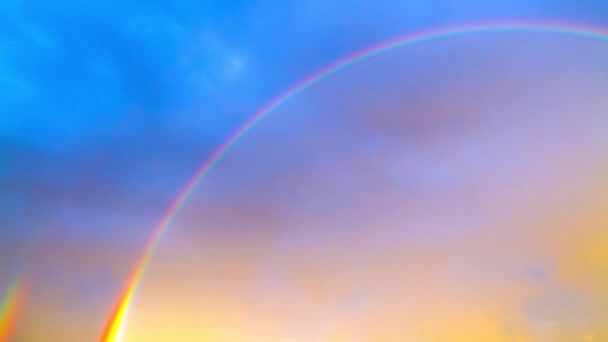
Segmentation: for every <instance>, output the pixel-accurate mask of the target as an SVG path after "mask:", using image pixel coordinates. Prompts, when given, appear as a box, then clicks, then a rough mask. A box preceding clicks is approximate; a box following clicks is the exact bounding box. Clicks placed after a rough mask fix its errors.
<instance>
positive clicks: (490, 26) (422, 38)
mask: <svg viewBox="0 0 608 342" xmlns="http://www.w3.org/2000/svg"><path fill="white" fill-rule="evenodd" d="M484 33H486V34H487V33H539V34H546V35H555V36H567V37H573V38H582V39H587V40H594V41H599V42H608V30H601V29H597V28H589V27H583V26H577V25H566V24H552V23H483V24H474V25H464V26H458V27H452V28H441V29H434V30H429V31H424V32H421V33H415V34H409V35H406V36H403V37H400V38H397V39H394V40H390V41H388V42H384V43H382V44H379V45H376V46H373V47H371V48H368V49H364V50H362V51H360V52H357V53H355V54H353V55H350V56H347V57H346V58H343V59H340V60H338V61H337V62H335V63H332V64H330V65H328V66H327V67H324V68H322V69H320V70H318V71H317V72H315V73H313V74H311V75H309V76H308V77H305V78H304V79H302V80H300V81H299V82H297V83H295V84H294V85H293V86H291V87H290V88H287V89H286V90H284V91H283V92H282V93H280V94H279V95H278V96H277V97H275V98H274V99H273V100H271V101H270V102H268V103H267V104H266V105H265V106H263V107H262V108H260V109H259V110H258V111H257V112H255V113H254V114H253V115H252V116H251V117H249V118H248V119H247V120H246V121H245V122H243V124H242V125H241V126H239V127H238V128H237V129H236V130H234V132H232V133H231V134H230V135H229V136H228V137H227V138H226V140H225V141H224V142H223V143H222V144H221V145H219V146H218V147H217V149H216V150H215V151H214V152H213V153H212V154H211V155H210V156H209V157H208V158H207V159H206V160H205V161H204V162H203V163H202V164H201V166H200V167H199V168H198V169H197V170H196V172H195V173H194V175H193V176H192V178H190V179H189V180H188V182H187V183H186V184H185V185H184V187H183V188H182V189H181V191H180V192H179V193H178V194H177V196H176V197H175V199H174V200H173V202H172V203H171V205H170V206H169V207H168V208H167V210H166V212H165V213H164V215H163V217H162V219H161V220H160V222H159V223H158V224H157V225H156V227H155V228H154V229H153V231H152V233H151V235H150V237H149V238H148V240H147V243H146V244H145V246H144V248H143V251H142V253H141V255H140V257H139V259H138V260H137V262H136V264H135V267H134V269H133V272H132V274H131V275H130V277H129V279H128V281H127V283H126V286H125V287H124V289H123V292H122V294H121V296H120V297H119V300H118V302H117V304H116V306H115V308H114V311H113V313H112V315H111V317H110V318H109V320H108V322H107V325H106V327H105V330H104V332H103V335H102V338H101V341H104V342H118V341H121V336H122V332H123V330H124V327H125V324H126V320H127V316H128V311H129V306H130V305H131V304H132V302H133V298H134V296H135V293H136V291H137V288H138V286H139V284H140V282H141V280H142V277H143V275H144V273H145V271H146V268H147V267H148V264H149V263H150V260H151V258H152V256H153V254H154V251H155V250H156V247H157V246H158V244H159V242H160V240H161V239H162V237H163V235H164V234H165V232H166V231H167V229H168V228H169V226H170V224H171V222H172V221H173V219H174V217H175V216H176V214H177V213H178V212H179V210H180V208H181V207H182V206H183V205H184V203H185V202H186V200H187V199H188V197H190V195H191V194H192V192H193V191H194V189H195V188H196V186H197V185H198V184H199V183H200V181H201V180H202V179H203V178H204V177H205V175H207V173H208V172H209V170H211V169H212V168H213V166H214V165H215V164H216V163H217V162H218V161H219V160H220V159H221V158H222V156H223V155H224V154H225V153H226V152H227V151H228V150H229V149H230V147H232V146H233V145H234V144H236V143H237V142H238V141H239V139H241V137H243V136H244V135H245V134H247V132H248V131H249V130H251V129H252V128H253V127H254V126H255V125H256V124H258V123H259V122H260V121H262V120H263V119H265V118H266V117H268V116H269V115H270V114H271V113H272V112H273V111H274V110H275V109H277V108H278V107H280V106H281V105H282V104H284V103H285V102H287V101H289V100H290V99H291V98H293V97H294V96H296V95H298V94H300V93H302V92H303V91H305V90H306V89H308V88H309V87H311V86H313V85H314V84H316V83H317V82H319V81H321V80H323V79H325V78H327V77H329V76H331V75H334V74H336V73H339V72H342V71H344V70H346V69H348V68H349V67H352V66H353V65H355V64H358V63H361V62H363V61H367V60H370V59H373V58H375V57H377V56H380V55H382V54H385V53H388V52H391V51H394V50H397V49H399V48H403V47H406V46H412V45H417V44H422V43H430V42H435V41H440V40H445V39H449V38H453V37H458V36H466V35H475V34H484Z"/></svg>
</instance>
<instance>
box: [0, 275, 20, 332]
mask: <svg viewBox="0 0 608 342" xmlns="http://www.w3.org/2000/svg"><path fill="white" fill-rule="evenodd" d="M24 292H25V289H24V280H23V276H22V275H21V274H18V275H17V276H15V277H14V278H13V280H12V281H11V283H10V284H9V286H8V289H7V291H6V293H5V294H4V298H2V302H0V342H3V341H9V340H10V339H11V335H12V333H13V330H14V328H15V322H16V321H17V317H18V315H19V310H20V309H21V306H22V303H23V298H24Z"/></svg>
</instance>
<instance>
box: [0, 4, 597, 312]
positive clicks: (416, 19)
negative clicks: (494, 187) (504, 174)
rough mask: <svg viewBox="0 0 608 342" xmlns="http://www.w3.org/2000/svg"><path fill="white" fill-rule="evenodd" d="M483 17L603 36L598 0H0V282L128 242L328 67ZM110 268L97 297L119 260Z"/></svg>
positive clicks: (116, 277) (117, 277)
mask: <svg viewBox="0 0 608 342" xmlns="http://www.w3.org/2000/svg"><path fill="white" fill-rule="evenodd" d="M495 21H524V22H552V23H564V24H568V23H569V24H575V25H579V26H593V27H604V28H605V27H608V2H607V1H604V0H595V1H593V0H586V1H576V0H572V1H549V0H530V1H511V0H489V1H481V2H480V1H474V0H445V1H440V0H431V1H423V0H415V1H412V0H404V1H397V0H378V1H363V0H356V1H348V2H345V1H332V0H330V1H326V0H309V1H276V0H275V1H193V0H176V1H157V0H155V1H120V0H108V1H65V0H57V1H52V0H39V1H29V0H21V1H19V0H4V1H2V2H1V3H0V273H1V274H2V276H1V277H0V281H2V280H4V279H7V278H8V277H10V275H11V274H12V273H13V272H14V270H15V269H17V268H19V267H21V266H22V265H24V264H28V263H32V262H34V261H35V260H39V259H40V258H44V256H42V257H41V256H40V255H38V254H36V253H35V252H32V251H35V250H38V249H39V248H42V249H44V248H49V249H52V248H51V247H48V246H47V245H46V243H47V242H48V241H55V240H54V239H57V240H58V241H63V242H62V243H63V244H65V246H68V247H65V248H68V249H69V246H74V245H80V246H82V245H84V246H96V245H98V244H100V243H102V242H104V241H105V242H107V241H112V243H115V244H117V245H120V246H124V247H126V248H138V247H139V246H141V241H142V238H143V237H145V236H146V235H147V233H148V232H149V230H150V228H151V227H152V226H153V225H154V223H155V222H156V221H157V220H158V218H159V217H160V216H161V214H162V212H163V211H164V209H165V208H166V206H167V205H168V204H169V203H170V201H171V199H172V198H173V197H174V196H175V194H176V193H177V192H178V191H179V189H180V188H181V186H182V185H183V184H184V183H185V182H186V180H187V179H188V178H189V177H190V176H191V174H192V173H193V172H194V170H195V169H196V168H197V166H198V165H199V164H200V163H201V162H202V161H203V160H205V158H206V157H207V156H208V155H209V154H210V153H211V152H212V151H213V150H214V149H215V148H216V147H217V146H218V145H219V144H220V143H221V142H222V141H223V139H225V137H227V136H228V135H229V134H230V133H231V132H232V131H233V130H234V129H235V128H236V127H238V126H239V124H240V123H241V122H243V121H245V120H246V118H248V117H249V116H250V115H252V113H254V112H255V111H256V110H257V109H258V108H260V107H262V106H263V105H264V104H265V103H267V102H268V101H270V100H272V99H273V98H274V97H275V96H277V94H279V93H280V92H281V91H283V90H284V89H286V88H288V87H290V86H291V85H293V84H295V83H297V82H298V80H300V79H302V78H304V77H306V76H307V75H310V74H311V73H313V72H315V71H316V70H318V69H320V68H322V67H324V66H326V65H328V64H329V63H332V62H335V61H336V60H339V59H341V58H343V57H345V56H348V55H350V54H352V53H355V52H357V51H360V50H362V49H365V48H367V47H369V46H373V45H377V44H378V43H380V42H383V41H388V40H391V39H393V38H396V37H400V36H403V35H406V34H409V33H414V32H419V31H422V30H428V29H432V28H438V27H449V26H458V25H460V24H464V23H475V22H495ZM349 89H350V88H349ZM336 94H341V93H340V91H336ZM343 96H346V97H347V96H348V94H346V95H343ZM296 103H300V105H301V106H306V105H307V104H306V103H303V102H296ZM304 108H305V107H304ZM294 120H296V118H294ZM278 122H280V123H282V124H283V125H284V126H281V127H283V128H284V129H285V130H286V131H288V130H289V129H291V126H290V125H291V124H292V122H290V120H284V121H278ZM278 125H279V126H280V124H278ZM277 130H278V131H280V127H279V128H277ZM279 135H280V134H279ZM277 164H280V162H277ZM275 166H276V165H274V164H270V165H267V167H268V168H271V169H272V168H274V167H275ZM420 172H422V173H425V174H426V171H424V170H421V171H420ZM237 173H238V172H237ZM426 176H427V177H428V178H429V179H431V178H433V175H430V174H426ZM436 176H437V177H439V178H440V177H441V175H436ZM433 179H434V178H433ZM234 181H235V182H237V181H238V180H234ZM226 191H228V190H226ZM50 237H53V238H50ZM112 243H111V244H112ZM41 246H45V247H41ZM97 247H98V246H97ZM49 253H50V252H49ZM43 254H44V253H43ZM134 255H136V252H135V251H133V253H132V254H130V256H134ZM99 262H100V263H102V264H103V262H102V261H99ZM107 263H108V264H112V265H117V264H118V265H119V266H116V269H112V271H111V272H110V271H108V267H106V268H104V267H105V266H107V265H105V264H103V265H105V266H104V267H101V266H100V268H101V269H102V271H100V272H101V273H103V272H110V273H112V272H114V273H112V275H113V276H112V277H111V279H110V280H109V282H108V283H104V284H105V285H104V286H105V287H104V289H106V290H107V292H106V293H105V294H106V295H109V294H110V292H111V291H110V290H113V289H114V287H112V286H116V284H118V283H120V282H121V279H122V278H121V277H122V275H124V272H125V270H127V269H129V267H130V262H128V261H127V262H123V263H116V262H114V261H112V262H110V261H108V262H107ZM46 266H48V265H46ZM46 266H40V267H42V268H44V267H46ZM51 268H52V267H51ZM58 273H61V270H58ZM104 274H105V273H104ZM56 276H57V278H58V279H60V278H61V277H62V276H61V275H56ZM2 284H3V283H0V285H2ZM108 284H110V285H108ZM100 310H101V309H100Z"/></svg>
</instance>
